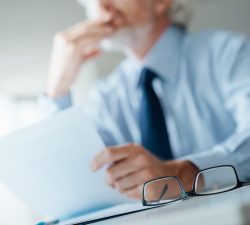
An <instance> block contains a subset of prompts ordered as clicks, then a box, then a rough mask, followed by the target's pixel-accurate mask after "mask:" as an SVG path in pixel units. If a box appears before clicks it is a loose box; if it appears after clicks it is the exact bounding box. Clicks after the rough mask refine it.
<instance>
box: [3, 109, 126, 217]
mask: <svg viewBox="0 0 250 225" xmlns="http://www.w3.org/2000/svg"><path fill="white" fill-rule="evenodd" d="M103 148H104V144H103V143H102V141H101V139H100V137H99V136H98V134H97V132H96V131H95V129H94V127H93V125H92V124H91V122H90V120H89V119H88V118H87V117H86V116H85V114H84V112H83V110H82V109H81V108H79V107H77V108H72V109H69V110H66V111H64V112H61V113H58V114H56V115H55V116H52V117H51V118H49V119H48V120H45V121H43V122H40V123H38V124H36V125H34V126H32V127H29V128H26V129H24V130H20V131H18V132H16V133H14V134H12V135H10V136H7V137H4V138H2V139H0V180H2V181H3V182H4V183H5V184H6V185H7V186H8V188H9V189H10V190H11V191H12V192H13V193H14V194H15V195H16V196H17V197H18V198H19V199H21V200H22V201H23V202H24V203H26V204H27V205H28V206H29V207H30V208H31V209H33V210H34V211H36V212H38V213H41V214H42V215H44V216H47V217H50V218H52V219H66V218H72V217H76V216H79V215H83V214H86V213H90V212H93V211H97V210H99V209H103V208H106V207H110V206H113V205H116V204H120V203H127V202H129V201H128V200H127V199H126V198H125V197H123V196H122V195H121V194H119V193H118V192H116V191H115V190H113V189H111V188H109V187H108V186H107V185H106V183H105V174H104V172H105V171H104V170H102V171H100V172H97V173H93V172H92V171H91V170H90V162H91V160H92V159H93V157H94V156H95V155H96V154H97V153H98V152H99V151H101V150H102V149H103Z"/></svg>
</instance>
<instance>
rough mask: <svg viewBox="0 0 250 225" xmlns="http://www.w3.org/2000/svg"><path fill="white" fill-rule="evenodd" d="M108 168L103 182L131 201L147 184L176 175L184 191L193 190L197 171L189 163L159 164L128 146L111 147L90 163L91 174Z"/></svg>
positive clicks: (142, 149) (156, 160)
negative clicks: (152, 180)
mask: <svg viewBox="0 0 250 225" xmlns="http://www.w3.org/2000/svg"><path fill="white" fill-rule="evenodd" d="M105 165H110V166H109V167H108V169H107V171H106V181H107V184H108V185H110V186H111V187H114V188H115V189H117V190H118V191H119V192H121V193H123V194H125V195H126V196H127V197H129V198H132V199H141V198H142V188H143V184H144V183H145V182H146V181H149V180H151V179H155V178H159V177H163V176H177V177H179V179H180V180H181V181H182V183H183V185H184V188H185V189H186V191H190V190H191V188H192V183H193V179H194V177H195V175H196V173H197V172H198V168H197V167H196V166H194V165H193V164H192V163H190V162H189V161H184V160H173V161H161V160H159V159H158V158H156V157H155V156H154V155H152V154H151V153H150V152H149V151H147V150H146V149H145V148H143V147H142V146H140V145H136V144H128V145H124V146H117V147H110V148H107V149H105V150H103V151H102V152H100V153H99V154H98V155H97V156H96V157H95V158H94V160H93V162H92V164H91V167H92V170H93V171H97V170H99V169H101V168H102V167H103V166H105Z"/></svg>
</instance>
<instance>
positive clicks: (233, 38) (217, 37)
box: [185, 29, 249, 50]
mask: <svg viewBox="0 0 250 225" xmlns="http://www.w3.org/2000/svg"><path fill="white" fill-rule="evenodd" d="M247 41H249V39H248V37H247V35H245V34H243V33H240V32H236V31H230V30H222V29H206V30H203V31H199V32H191V33H189V34H188V35H187V36H186V39H185V45H186V47H187V48H190V47H191V48H202V49H203V50H204V49H209V50H213V49H215V50H221V49H223V48H225V47H227V46H230V47H233V46H236V45H241V44H243V43H245V42H247Z"/></svg>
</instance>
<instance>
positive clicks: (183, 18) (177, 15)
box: [168, 0, 193, 27]
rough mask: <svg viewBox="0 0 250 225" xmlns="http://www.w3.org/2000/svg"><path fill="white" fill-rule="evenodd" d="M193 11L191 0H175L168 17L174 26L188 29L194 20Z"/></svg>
mask: <svg viewBox="0 0 250 225" xmlns="http://www.w3.org/2000/svg"><path fill="white" fill-rule="evenodd" d="M192 14H193V9H192V6H191V3H190V0H173V4H172V6H171V8H170V11H169V12H168V16H169V18H170V20H171V22H172V23H173V24H176V25H179V26H183V27H187V26H188V25H189V23H190V20H191V19H192Z"/></svg>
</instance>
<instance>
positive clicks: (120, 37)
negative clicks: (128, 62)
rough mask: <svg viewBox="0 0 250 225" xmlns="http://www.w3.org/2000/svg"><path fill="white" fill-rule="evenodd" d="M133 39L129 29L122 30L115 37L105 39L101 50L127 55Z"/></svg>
mask: <svg viewBox="0 0 250 225" xmlns="http://www.w3.org/2000/svg"><path fill="white" fill-rule="evenodd" d="M131 39H132V36H131V31H130V30H128V29H122V30H119V31H117V32H116V33H115V34H114V35H113V36H111V37H108V38H105V39H103V40H102V41H101V48H102V49H103V50H105V51H118V52H122V53H126V52H127V50H128V49H129V48H130V47H131V42H132V40H131Z"/></svg>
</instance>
